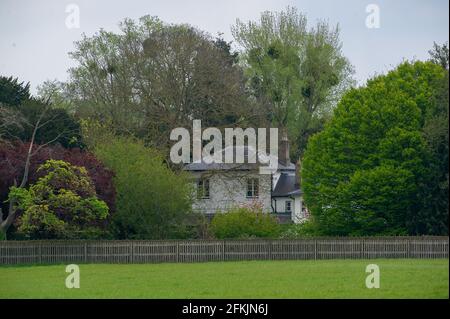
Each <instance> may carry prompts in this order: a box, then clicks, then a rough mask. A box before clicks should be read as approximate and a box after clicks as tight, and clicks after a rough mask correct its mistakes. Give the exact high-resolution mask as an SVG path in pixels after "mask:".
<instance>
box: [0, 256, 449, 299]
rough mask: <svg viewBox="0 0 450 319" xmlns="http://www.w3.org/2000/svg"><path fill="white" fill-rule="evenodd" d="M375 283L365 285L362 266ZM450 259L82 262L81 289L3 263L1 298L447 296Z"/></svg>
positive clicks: (49, 272) (57, 274)
mask: <svg viewBox="0 0 450 319" xmlns="http://www.w3.org/2000/svg"><path fill="white" fill-rule="evenodd" d="M370 263H374V264H377V265H378V266H379V267H380V286H381V287H380V288H379V289H368V288H366V286H365V279H366V276H367V275H368V274H366V272H365V269H366V265H368V264H370ZM448 266H449V262H448V259H439V260H420V259H397V260H395V259H376V260H319V261H314V260H308V261H245V262H212V263H197V264H143V265H111V264H81V265H80V286H81V287H80V288H79V289H68V288H66V287H65V278H66V276H67V275H68V274H67V273H66V272H65V265H51V266H0V273H1V277H2V283H1V284H0V298H448V297H449V292H448V289H449V277H448V276H449V268H448Z"/></svg>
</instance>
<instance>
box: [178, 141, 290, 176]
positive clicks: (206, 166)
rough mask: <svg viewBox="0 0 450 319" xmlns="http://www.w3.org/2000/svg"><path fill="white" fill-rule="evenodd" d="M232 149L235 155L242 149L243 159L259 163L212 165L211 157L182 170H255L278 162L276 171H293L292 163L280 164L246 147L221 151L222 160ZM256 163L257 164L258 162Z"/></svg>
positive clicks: (273, 157) (188, 165)
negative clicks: (255, 159) (254, 159)
mask: <svg viewBox="0 0 450 319" xmlns="http://www.w3.org/2000/svg"><path fill="white" fill-rule="evenodd" d="M229 148H233V152H234V154H235V151H236V150H237V149H238V148H243V151H244V158H245V159H248V158H257V159H258V161H259V162H260V163H241V164H239V163H214V162H213V160H212V157H211V156H208V157H206V158H202V160H201V161H197V162H193V163H190V164H187V165H185V166H184V170H186V171H210V170H215V171H217V170H255V169H258V168H259V167H260V166H267V165H268V164H261V163H268V162H269V161H270V160H271V161H272V162H275V163H276V162H278V167H277V170H282V171H283V170H289V171H294V170H295V165H294V164H293V163H289V164H287V165H285V164H283V163H281V162H280V161H279V160H278V157H276V156H272V155H267V154H261V153H257V152H256V151H255V150H254V149H253V148H252V147H248V146H235V147H233V146H230V147H227V148H225V149H223V150H222V151H221V153H222V158H225V152H226V150H227V149H229ZM205 159H206V161H205ZM258 161H257V162H258Z"/></svg>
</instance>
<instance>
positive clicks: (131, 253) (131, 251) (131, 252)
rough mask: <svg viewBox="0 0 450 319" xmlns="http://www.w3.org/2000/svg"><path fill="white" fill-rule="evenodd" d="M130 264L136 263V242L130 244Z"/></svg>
mask: <svg viewBox="0 0 450 319" xmlns="http://www.w3.org/2000/svg"><path fill="white" fill-rule="evenodd" d="M130 262H131V263H133V262H134V242H133V241H131V242H130Z"/></svg>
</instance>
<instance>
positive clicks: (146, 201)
mask: <svg viewBox="0 0 450 319" xmlns="http://www.w3.org/2000/svg"><path fill="white" fill-rule="evenodd" d="M95 154H96V155H97V156H98V157H99V158H100V159H101V160H102V161H103V162H104V163H105V164H106V165H107V166H108V167H109V168H110V169H112V170H113V171H114V173H115V177H114V184H115V187H116V191H117V202H116V214H115V215H114V217H113V227H114V229H113V230H114V234H115V236H116V237H118V238H135V239H164V238H179V237H185V232H186V231H187V229H186V228H185V226H186V219H187V218H189V217H190V214H189V212H190V209H191V200H192V199H191V195H192V189H191V185H190V184H189V183H188V181H187V178H186V177H185V176H184V175H183V174H176V173H174V172H172V171H171V170H170V169H169V168H168V167H167V166H166V165H164V161H163V158H162V157H161V155H160V154H159V153H157V152H156V151H154V150H153V149H150V148H148V147H145V146H144V144H143V143H142V142H140V141H138V140H135V139H132V138H126V137H115V138H112V139H110V140H109V141H107V142H106V143H101V142H98V144H97V145H96V148H95Z"/></svg>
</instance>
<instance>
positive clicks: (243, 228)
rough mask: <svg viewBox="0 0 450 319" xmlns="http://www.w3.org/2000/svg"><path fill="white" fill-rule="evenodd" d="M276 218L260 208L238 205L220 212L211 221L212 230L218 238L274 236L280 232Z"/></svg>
mask: <svg viewBox="0 0 450 319" xmlns="http://www.w3.org/2000/svg"><path fill="white" fill-rule="evenodd" d="M279 229H280V227H279V225H278V222H277V221H276V219H275V218H274V217H273V216H271V215H270V214H267V213H264V212H263V211H262V210H260V209H252V208H249V207H236V208H232V209H231V210H229V211H227V212H219V213H218V214H216V215H215V216H214V218H213V220H212V221H211V225H210V232H211V233H212V235H213V236H214V237H216V238H218V239H225V238H230V239H231V238H255V237H256V238H273V237H276V236H277V235H278V233H279Z"/></svg>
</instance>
